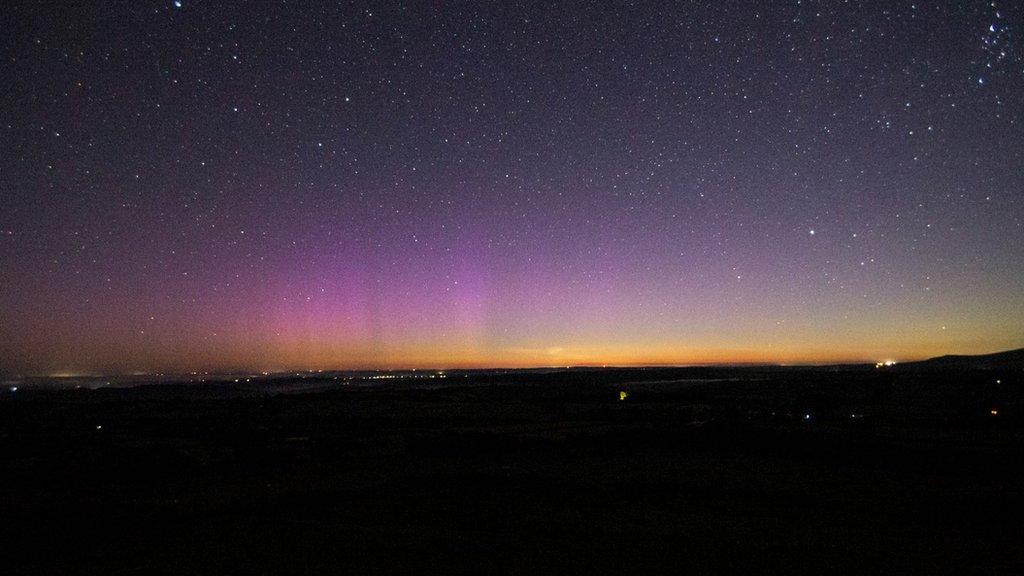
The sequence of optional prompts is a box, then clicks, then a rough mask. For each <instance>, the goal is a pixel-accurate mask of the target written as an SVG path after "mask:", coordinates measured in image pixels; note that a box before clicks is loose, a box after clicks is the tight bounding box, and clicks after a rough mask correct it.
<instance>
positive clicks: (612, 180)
mask: <svg viewBox="0 0 1024 576" xmlns="http://www.w3.org/2000/svg"><path fill="white" fill-rule="evenodd" d="M5 12H6V13H7V15H6V18H7V21H8V22H9V25H8V26H7V27H6V31H5V34H4V35H3V38H2V39H0V50H2V56H3V58H2V60H0V76H2V77H3V78H4V79H5V85H6V86H7V88H6V90H4V91H3V92H2V93H0V131H2V135H0V370H5V371H24V372H42V373H46V372H122V371H159V370H164V371H191V370H205V369H213V370H236V369H244V370H283V369H300V368H301V369H336V368H337V369H342V368H365V367H382V368H388V367H414V366H421V367H461V366H474V367H482V366H536V365H545V366H547V365H567V364H690V363H717V362H786V363H795V362H815V363H818V362H831V361H849V360H870V361H874V360H880V359H885V358H898V359H910V358H921V357H926V356H931V355H937V354H943V353H982V352H990V351H996V350H1001V349H1008V348H1015V347H1020V346H1024V329H1022V326H1024V228H1022V216H1024V205H1022V200H1024V124H1022V122H1024V46H1022V44H1021V42H1022V41H1024V38H1022V34H1024V8H1022V7H1021V6H1020V5H1019V4H1017V3H1013V2H995V3H993V2H973V1H968V2H891V1H880V2H846V3H838V2H808V1H799V2H798V1H787V2H714V3H689V2H687V3H671V2H598V3H586V2H485V3H461V2H456V3H446V2H432V3H427V2H407V3H399V2H366V3H363V2H346V3H330V4H329V5H328V3H309V4H307V3H299V2H261V3H252V4H246V3H236V2H212V1H210V2H207V1H198V0H197V1H188V0H183V1H182V2H181V3H180V4H178V3H174V2H147V1H139V2H112V3H83V4H81V5H74V6H71V5H64V3H42V4H40V3H28V2H24V3H23V2H15V3H14V5H13V6H11V7H9V8H6V9H5Z"/></svg>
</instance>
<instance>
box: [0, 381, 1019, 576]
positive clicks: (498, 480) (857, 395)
mask: <svg viewBox="0 0 1024 576" xmlns="http://www.w3.org/2000/svg"><path fill="white" fill-rule="evenodd" d="M698 379H706V380H698ZM997 380H998V381H1000V382H998V383H997ZM1021 381H1022V377H1021V372H1019V371H1004V372H1000V371H959V372H954V371H895V370H870V369H849V370H825V369H753V368H751V369H686V370H681V369H672V370H669V369H657V370H655V369H648V370H604V371H596V370H595V371H586V370H583V371H567V372H529V371H527V372H515V373H471V374H459V373H456V374H451V375H449V377H448V378H446V379H444V380H437V381H433V380H431V381H427V382H428V384H427V385H423V383H422V381H419V380H416V381H403V380H393V381H388V382H387V383H384V384H377V383H370V382H368V381H359V380H356V381H353V382H351V383H349V384H347V385H339V384H337V383H336V382H333V381H329V380H323V381H320V380H317V379H316V378H307V379H304V380H302V381H301V384H302V386H299V385H298V383H297V382H295V381H282V380H276V381H269V382H262V383H259V384H256V383H252V384H244V383H243V384H238V385H236V384H215V385H181V386H175V385H159V386H144V387H137V388H131V389H112V388H108V389H100V390H87V389H81V390H64V391H53V390H50V391H41V390H31V389H20V390H18V391H17V392H10V391H9V390H7V389H6V388H5V389H4V391H3V393H2V395H0V454H2V455H3V456H2V462H0V466H2V468H0V477H2V479H3V480H2V486H0V524H2V532H0V550H2V552H0V554H2V560H0V566H4V567H6V569H3V570H0V571H2V572H3V573H6V574H22V573H24V574H65V573H69V574H195V573H204V574H253V573H310V574H316V573H326V572H337V573H353V574H365V573H371V574H372V573H399V574H423V573H438V574H453V573H454V574H480V573H487V574H534V573H541V572H544V573H551V572H557V573H572V574H576V573H578V574H592V573H619V574H622V573H639V574H643V573H669V572H671V573H730V574H751V573H773V574H794V573H842V574H857V573H859V574H868V573H873V574H907V573H918V574H1021V573H1024V529H1022V526H1024V521H1022V513H1024V495H1022V486H1024V483H1022V478H1024V477H1022V472H1024V458H1022V457H1024V418H1022V415H1024V394H1022V392H1021V388H1020V387H1021ZM319 384H323V385H327V386H330V389H327V390H319V391H302V387H303V386H312V387H315V386H316V385H319ZM620 391H627V392H628V393H629V396H628V397H627V398H626V399H625V400H623V401H620V400H619V397H620V394H619V393H620ZM992 411H996V414H993V413H992Z"/></svg>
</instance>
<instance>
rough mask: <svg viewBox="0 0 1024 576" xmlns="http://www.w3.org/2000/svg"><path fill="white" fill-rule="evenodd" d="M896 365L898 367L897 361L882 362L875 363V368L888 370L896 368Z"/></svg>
mask: <svg viewBox="0 0 1024 576" xmlns="http://www.w3.org/2000/svg"><path fill="white" fill-rule="evenodd" d="M895 365H896V361H895V360H882V361H881V362H875V368H888V367H890V366H895Z"/></svg>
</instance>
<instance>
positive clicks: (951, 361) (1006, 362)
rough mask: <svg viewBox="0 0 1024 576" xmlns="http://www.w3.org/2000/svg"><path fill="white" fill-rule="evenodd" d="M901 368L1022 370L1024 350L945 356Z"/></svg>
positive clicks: (903, 365)
mask: <svg viewBox="0 0 1024 576" xmlns="http://www.w3.org/2000/svg"><path fill="white" fill-rule="evenodd" d="M900 366H901V367H902V368H927V369H942V370H949V369H953V370H1024V348H1019V349H1017V350H1007V351H1006V352H996V353H995V354H981V355H977V356H957V355H952V354H949V355H946V356H939V357H937V358H930V359H928V360H922V361H921V362H908V363H906V364H901V365H900Z"/></svg>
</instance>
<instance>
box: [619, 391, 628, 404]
mask: <svg viewBox="0 0 1024 576" xmlns="http://www.w3.org/2000/svg"><path fill="white" fill-rule="evenodd" d="M626 398H629V392H626V391H625V390H619V402H622V401H624V400H625V399H626Z"/></svg>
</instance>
